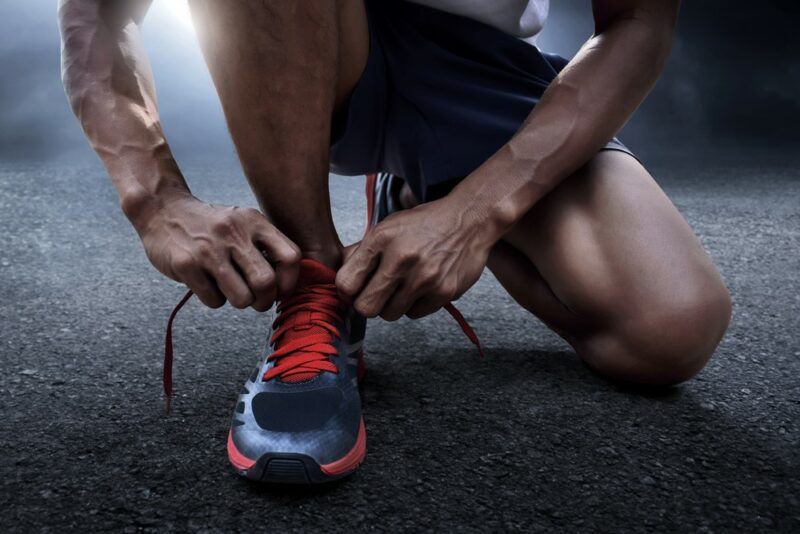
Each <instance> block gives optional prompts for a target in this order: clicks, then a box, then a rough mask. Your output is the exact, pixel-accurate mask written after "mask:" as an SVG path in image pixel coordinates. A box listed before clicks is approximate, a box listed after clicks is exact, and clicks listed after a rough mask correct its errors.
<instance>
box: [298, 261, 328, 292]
mask: <svg viewBox="0 0 800 534" xmlns="http://www.w3.org/2000/svg"><path fill="white" fill-rule="evenodd" d="M335 281H336V271H334V270H333V269H331V268H330V267H328V266H327V265H324V264H322V263H320V262H318V261H315V260H311V259H308V258H304V259H302V260H300V274H299V276H298V277H297V287H304V286H309V285H313V284H333V283H334V282H335Z"/></svg>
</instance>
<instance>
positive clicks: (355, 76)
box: [334, 0, 369, 114]
mask: <svg viewBox="0 0 800 534" xmlns="http://www.w3.org/2000/svg"><path fill="white" fill-rule="evenodd" d="M336 9H337V19H338V23H339V27H338V30H339V54H338V55H339V69H338V73H339V76H338V78H337V82H336V100H335V105H334V114H336V112H337V111H339V110H341V108H342V107H343V105H344V104H345V103H346V102H347V100H348V99H349V98H350V95H351V94H352V92H353V89H354V88H355V86H356V84H358V80H359V79H360V78H361V73H362V72H363V71H364V67H365V66H366V64H367V57H368V56H369V26H368V22H367V12H366V9H365V7H364V0H336Z"/></svg>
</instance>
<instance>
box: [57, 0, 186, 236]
mask: <svg viewBox="0 0 800 534" xmlns="http://www.w3.org/2000/svg"><path fill="white" fill-rule="evenodd" d="M139 3H140V4H141V2H139ZM124 5H125V2H111V1H105V2H104V1H101V0H62V1H61V3H60V5H59V23H60V27H61V36H62V77H63V81H64V87H65V90H66V93H67V96H68V98H69V101H70V104H71V105H72V109H73V110H74V112H75V114H76V116H77V117H78V119H79V120H80V122H81V125H82V126H83V129H84V131H85V132H86V136H87V137H88V139H89V142H90V144H91V145H92V147H93V148H94V149H95V151H96V152H97V153H98V155H99V156H100V158H101V160H102V161H103V164H104V165H105V167H106V169H107V170H108V172H109V175H110V176H111V179H112V181H113V183H114V185H115V186H116V188H117V191H118V192H119V196H120V203H121V205H122V208H123V210H124V211H125V213H126V215H127V216H128V217H129V218H130V219H131V221H132V222H133V223H134V225H135V226H137V228H138V227H140V226H141V225H142V224H144V221H145V220H146V219H147V215H148V213H149V212H151V211H152V210H154V209H158V207H159V206H160V204H163V203H164V202H166V201H168V200H169V199H170V198H173V197H175V196H177V195H187V194H189V190H188V187H187V185H186V182H185V180H184V179H183V177H182V175H181V173H180V171H179V169H178V167H177V164H176V163H175V160H174V159H173V157H172V154H171V152H170V149H169V146H168V144H167V141H166V139H165V137H164V133H163V131H162V129H161V125H160V122H159V117H158V109H157V106H156V100H155V88H154V84H153V80H152V74H151V71H150V66H149V64H148V63H147V59H146V55H145V54H144V52H143V51H142V50H141V47H140V43H139V35H138V34H139V29H138V26H137V24H136V22H135V21H134V19H133V17H132V15H131V13H132V11H131V10H127V11H123V10H122V6H124ZM128 7H130V5H129V4H128Z"/></svg>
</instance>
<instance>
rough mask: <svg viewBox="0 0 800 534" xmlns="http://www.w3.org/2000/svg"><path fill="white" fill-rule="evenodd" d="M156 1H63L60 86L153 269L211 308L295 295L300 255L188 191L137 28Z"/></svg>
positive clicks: (264, 224)
mask: <svg viewBox="0 0 800 534" xmlns="http://www.w3.org/2000/svg"><path fill="white" fill-rule="evenodd" d="M150 2H151V0H127V1H122V0H61V1H60V3H59V25H60V28H61V36H62V78H63V82H64V87H65V90H66V93H67V96H68V98H69V101H70V104H71V105H72V109H73V110H74V112H75V115H76V116H77V117H78V119H79V120H80V123H81V125H82V126H83V129H84V131H85V133H86V136H87V138H88V139H89V142H90V144H91V145H92V147H93V148H94V149H95V151H96V152H97V154H98V155H99V156H100V159H101V160H102V161H103V164H104V165H105V167H106V169H107V170H108V173H109V175H110V176H111V180H112V182H113V183H114V185H115V187H116V188H117V191H118V193H119V197H120V204H121V206H122V210H123V211H124V213H125V215H126V216H127V217H128V218H129V219H130V221H131V223H132V224H133V226H134V227H135V228H136V231H137V232H138V233H139V236H140V237H141V239H142V243H143V245H144V247H145V250H146V252H147V255H148V257H149V258H150V261H151V262H152V263H153V265H154V266H155V267H156V268H157V269H158V270H159V271H161V272H162V273H164V274H165V275H167V276H169V277H170V278H173V279H174V280H178V281H180V282H183V283H185V284H186V285H188V286H189V287H190V288H191V289H192V290H193V291H195V293H197V295H198V297H199V298H200V299H201V300H202V301H203V302H204V303H205V304H207V305H209V306H212V307H218V306H221V305H222V304H224V302H225V300H226V299H227V300H229V301H230V302H231V304H233V305H234V306H236V307H246V306H250V305H252V306H253V307H254V308H256V309H258V310H265V309H267V308H269V306H271V304H272V301H273V300H274V298H275V296H276V280H275V278H276V276H275V273H274V272H273V269H272V267H271V266H270V264H269V263H268V262H267V261H266V260H265V258H264V256H263V255H262V253H261V251H262V250H264V251H266V253H267V254H268V255H269V257H270V258H271V259H272V260H273V261H274V262H275V263H276V264H277V266H278V268H277V270H278V277H277V278H278V280H277V288H279V289H280V291H282V292H288V291H289V290H291V288H292V287H293V285H294V281H295V279H296V275H297V261H298V259H299V251H298V250H297V247H296V246H295V245H294V244H293V243H291V242H290V241H289V240H288V239H286V237H284V236H283V235H282V234H281V233H280V232H279V231H278V230H277V229H275V228H274V227H273V226H272V225H271V224H270V223H269V222H268V220H267V219H266V218H265V217H264V216H263V215H262V214H261V213H259V212H258V211H256V210H251V209H241V208H234V207H225V206H214V205H210V204H206V203H204V202H201V201H199V200H198V199H196V198H195V197H193V196H192V195H191V193H190V191H189V188H188V186H187V184H186V181H185V180H184V178H183V175H182V174H181V172H180V170H179V169H178V165H177V163H176V162H175V160H174V158H173V157H172V153H171V151H170V148H169V145H168V144H167V140H166V138H165V137H164V132H163V130H162V128H161V124H160V121H159V115H158V107H157V105H156V95H155V85H154V83H153V76H152V72H151V70H150V65H149V63H148V61H147V57H146V54H145V53H144V51H143V49H142V46H141V43H140V39H139V23H140V22H141V20H142V18H143V17H144V14H145V12H146V11H147V8H148V7H149V5H150Z"/></svg>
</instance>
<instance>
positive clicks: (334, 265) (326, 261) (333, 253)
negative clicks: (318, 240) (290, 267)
mask: <svg viewBox="0 0 800 534" xmlns="http://www.w3.org/2000/svg"><path fill="white" fill-rule="evenodd" d="M301 250H302V254H303V257H304V258H309V259H312V260H314V261H318V262H320V263H321V264H323V265H327V266H328V267H330V268H331V269H333V270H338V269H339V267H341V266H342V246H341V245H338V246H333V247H320V248H316V247H315V248H301Z"/></svg>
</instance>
